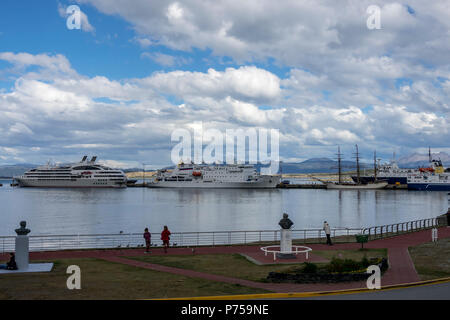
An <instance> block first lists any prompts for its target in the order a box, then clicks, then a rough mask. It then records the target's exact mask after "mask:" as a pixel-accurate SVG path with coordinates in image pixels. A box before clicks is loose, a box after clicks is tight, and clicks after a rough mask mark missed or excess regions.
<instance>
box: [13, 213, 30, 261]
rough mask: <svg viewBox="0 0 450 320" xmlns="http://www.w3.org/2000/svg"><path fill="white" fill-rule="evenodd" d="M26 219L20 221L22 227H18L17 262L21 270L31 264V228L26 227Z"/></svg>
mask: <svg viewBox="0 0 450 320" xmlns="http://www.w3.org/2000/svg"><path fill="white" fill-rule="evenodd" d="M26 226H27V223H26V221H21V222H20V228H19V229H16V230H15V231H16V233H17V236H16V263H17V268H18V269H19V270H26V269H28V266H29V251H30V241H29V238H28V234H29V233H30V231H31V230H30V229H27V228H26Z"/></svg>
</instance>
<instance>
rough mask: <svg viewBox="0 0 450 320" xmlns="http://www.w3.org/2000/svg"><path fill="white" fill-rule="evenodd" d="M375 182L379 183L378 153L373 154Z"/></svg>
mask: <svg viewBox="0 0 450 320" xmlns="http://www.w3.org/2000/svg"><path fill="white" fill-rule="evenodd" d="M373 182H375V183H376V182H377V151H376V150H375V151H374V152H373Z"/></svg>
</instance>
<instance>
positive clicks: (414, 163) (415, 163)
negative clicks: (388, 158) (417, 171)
mask: <svg viewBox="0 0 450 320" xmlns="http://www.w3.org/2000/svg"><path fill="white" fill-rule="evenodd" d="M431 158H432V159H434V160H441V161H442V164H443V165H444V167H450V155H448V154H447V153H445V152H439V153H431ZM428 163H429V162H428V154H420V153H413V154H411V155H409V156H406V157H401V158H399V159H398V160H397V164H398V166H399V167H402V168H418V167H426V166H428Z"/></svg>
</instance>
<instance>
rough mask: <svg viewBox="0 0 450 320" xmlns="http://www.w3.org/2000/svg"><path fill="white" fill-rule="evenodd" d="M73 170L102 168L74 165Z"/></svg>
mask: <svg viewBox="0 0 450 320" xmlns="http://www.w3.org/2000/svg"><path fill="white" fill-rule="evenodd" d="M73 170H102V169H101V168H98V167H93V166H79V167H74V168H73Z"/></svg>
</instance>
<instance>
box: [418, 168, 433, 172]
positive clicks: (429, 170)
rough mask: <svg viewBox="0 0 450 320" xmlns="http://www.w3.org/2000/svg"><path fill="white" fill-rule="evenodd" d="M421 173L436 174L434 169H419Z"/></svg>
mask: <svg viewBox="0 0 450 320" xmlns="http://www.w3.org/2000/svg"><path fill="white" fill-rule="evenodd" d="M419 171H420V172H434V169H433V168H419Z"/></svg>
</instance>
